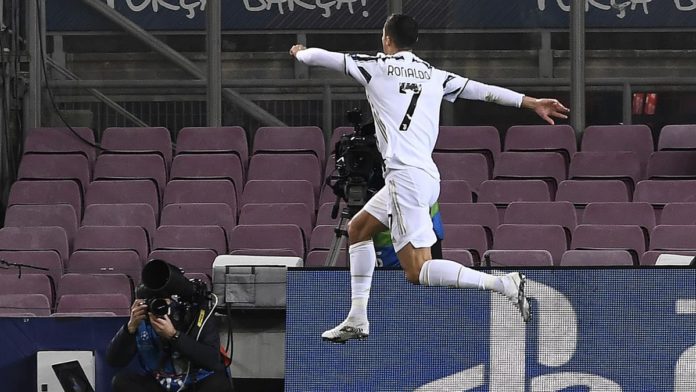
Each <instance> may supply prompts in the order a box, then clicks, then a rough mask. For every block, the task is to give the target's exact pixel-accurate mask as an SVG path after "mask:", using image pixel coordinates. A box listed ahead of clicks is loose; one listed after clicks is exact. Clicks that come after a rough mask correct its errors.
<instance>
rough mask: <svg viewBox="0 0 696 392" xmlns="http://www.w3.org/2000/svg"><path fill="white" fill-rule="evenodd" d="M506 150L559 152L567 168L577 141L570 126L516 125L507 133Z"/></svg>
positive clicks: (575, 149)
mask: <svg viewBox="0 0 696 392" xmlns="http://www.w3.org/2000/svg"><path fill="white" fill-rule="evenodd" d="M504 150H505V151H547V152H557V153H559V154H561V155H562V156H563V159H564V161H565V163H566V166H567V165H568V163H569V162H570V157H572V156H573V154H575V152H576V151H577V141H576V139H575V131H574V130H573V128H572V127H571V126H570V125H565V124H563V125H514V126H512V127H510V128H508V130H507V132H506V133H505V143H504Z"/></svg>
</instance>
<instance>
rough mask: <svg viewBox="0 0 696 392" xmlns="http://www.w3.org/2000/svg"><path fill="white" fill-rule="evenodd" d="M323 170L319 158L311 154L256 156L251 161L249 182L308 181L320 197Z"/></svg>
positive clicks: (315, 193)
mask: <svg viewBox="0 0 696 392" xmlns="http://www.w3.org/2000/svg"><path fill="white" fill-rule="evenodd" d="M321 168H322V166H320V164H319V160H318V158H316V157H315V156H313V155H309V154H297V155H290V154H288V155H284V154H256V155H253V156H252V157H251V159H250V161H249V173H248V176H247V177H248V180H249V181H252V180H306V181H309V183H311V184H312V186H313V192H314V195H315V198H317V197H318V196H319V191H320V190H321V185H322V184H323V181H322V177H321Z"/></svg>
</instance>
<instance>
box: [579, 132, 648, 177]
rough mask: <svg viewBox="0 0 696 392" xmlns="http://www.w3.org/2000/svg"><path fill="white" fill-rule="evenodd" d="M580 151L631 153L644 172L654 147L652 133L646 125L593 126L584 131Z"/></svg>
mask: <svg viewBox="0 0 696 392" xmlns="http://www.w3.org/2000/svg"><path fill="white" fill-rule="evenodd" d="M580 150H582V151H633V152H635V153H636V154H637V155H638V159H639V160H640V162H641V167H642V168H643V170H645V167H646V165H647V163H648V158H649V157H650V154H651V153H652V152H653V151H655V147H654V144H653V138H652V132H651V131H650V128H648V127H647V126H646V125H595V126H590V127H587V128H586V129H585V132H584V133H583V136H582V143H581V147H580ZM643 172H644V171H643Z"/></svg>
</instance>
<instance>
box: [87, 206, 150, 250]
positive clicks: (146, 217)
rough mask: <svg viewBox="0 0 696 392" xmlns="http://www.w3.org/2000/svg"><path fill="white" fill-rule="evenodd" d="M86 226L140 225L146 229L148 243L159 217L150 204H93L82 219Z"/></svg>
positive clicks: (88, 207)
mask: <svg viewBox="0 0 696 392" xmlns="http://www.w3.org/2000/svg"><path fill="white" fill-rule="evenodd" d="M82 224H83V225H85V226H139V227H142V228H143V229H144V230H145V233H146V234H147V238H148V243H149V244H152V236H153V235H154V233H155V229H156V227H157V218H156V217H155V212H154V211H153V209H152V206H150V205H149V204H137V203H134V204H91V205H89V206H87V208H85V217H84V219H82Z"/></svg>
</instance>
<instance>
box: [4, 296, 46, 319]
mask: <svg viewBox="0 0 696 392" xmlns="http://www.w3.org/2000/svg"><path fill="white" fill-rule="evenodd" d="M49 301H50V300H49V299H48V298H46V296H45V295H43V294H4V295H0V317H45V316H50V315H51V304H50V302H49Z"/></svg>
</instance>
